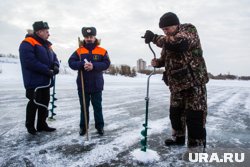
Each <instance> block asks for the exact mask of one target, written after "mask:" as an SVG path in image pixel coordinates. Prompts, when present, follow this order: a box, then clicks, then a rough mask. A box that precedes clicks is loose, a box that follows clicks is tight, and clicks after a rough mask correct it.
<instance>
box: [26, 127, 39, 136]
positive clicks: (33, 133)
mask: <svg viewBox="0 0 250 167" xmlns="http://www.w3.org/2000/svg"><path fill="white" fill-rule="evenodd" d="M27 131H28V132H29V133H30V134H32V135H36V132H37V131H36V129H35V128H27Z"/></svg>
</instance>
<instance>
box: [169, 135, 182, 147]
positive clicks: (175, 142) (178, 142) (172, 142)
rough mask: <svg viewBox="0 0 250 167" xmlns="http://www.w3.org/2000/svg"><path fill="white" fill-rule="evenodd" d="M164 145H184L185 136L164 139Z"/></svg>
mask: <svg viewBox="0 0 250 167" xmlns="http://www.w3.org/2000/svg"><path fill="white" fill-rule="evenodd" d="M165 145H166V146H171V145H179V146H182V145H185V136H181V137H176V139H175V140H173V139H166V140H165Z"/></svg>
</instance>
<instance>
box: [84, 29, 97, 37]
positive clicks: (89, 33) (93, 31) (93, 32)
mask: <svg viewBox="0 0 250 167" xmlns="http://www.w3.org/2000/svg"><path fill="white" fill-rule="evenodd" d="M82 35H83V36H84V37H87V36H96V28H95V27H83V28H82Z"/></svg>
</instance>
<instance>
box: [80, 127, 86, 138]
mask: <svg viewBox="0 0 250 167" xmlns="http://www.w3.org/2000/svg"><path fill="white" fill-rule="evenodd" d="M85 134H86V130H85V129H83V128H80V131H79V135H80V136H84V135H85Z"/></svg>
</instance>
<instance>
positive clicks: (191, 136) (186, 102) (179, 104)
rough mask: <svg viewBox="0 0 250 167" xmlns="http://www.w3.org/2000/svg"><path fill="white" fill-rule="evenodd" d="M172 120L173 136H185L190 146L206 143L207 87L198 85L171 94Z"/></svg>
mask: <svg viewBox="0 0 250 167" xmlns="http://www.w3.org/2000/svg"><path fill="white" fill-rule="evenodd" d="M170 103H171V104H170V120H171V125H172V136H173V137H183V136H184V137H185V133H186V127H187V130H188V146H196V145H205V144H206V128H205V124H206V116H207V94H206V87H205V86H204V85H202V86H196V87H192V88H189V89H187V90H183V91H181V92H179V93H175V94H171V102H170Z"/></svg>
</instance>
